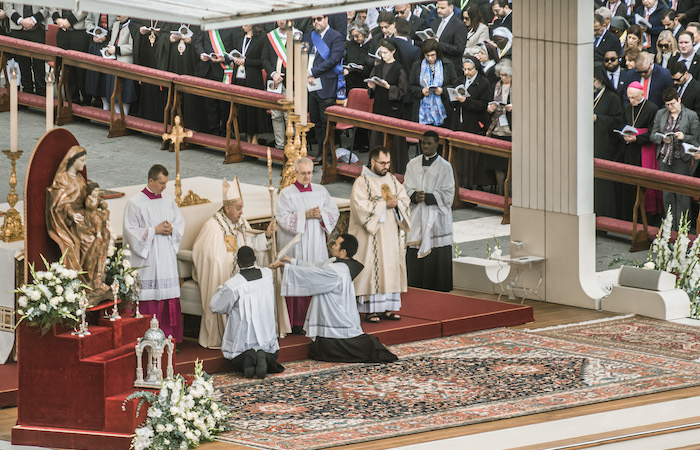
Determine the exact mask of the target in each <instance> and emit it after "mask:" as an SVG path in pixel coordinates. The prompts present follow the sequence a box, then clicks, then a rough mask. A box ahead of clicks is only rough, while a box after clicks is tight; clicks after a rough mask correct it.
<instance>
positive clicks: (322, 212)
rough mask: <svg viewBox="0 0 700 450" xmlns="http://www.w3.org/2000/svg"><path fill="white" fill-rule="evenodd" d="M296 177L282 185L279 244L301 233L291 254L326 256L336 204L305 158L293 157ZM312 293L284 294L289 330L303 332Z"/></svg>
mask: <svg viewBox="0 0 700 450" xmlns="http://www.w3.org/2000/svg"><path fill="white" fill-rule="evenodd" d="M294 170H295V171H296V177H297V179H296V181H295V182H294V184H292V185H291V186H287V187H286V188H284V189H282V191H281V192H280V196H279V203H278V205H277V223H278V224H279V236H280V244H279V245H280V248H282V247H284V246H285V245H287V244H288V243H289V241H291V240H292V239H294V237H295V236H296V235H297V234H301V241H300V242H299V243H298V244H296V246H295V247H294V248H293V249H292V253H291V254H290V256H291V257H292V258H297V259H301V260H303V261H308V262H310V263H319V262H323V261H325V260H326V259H328V248H327V247H326V236H327V235H329V234H330V233H331V232H332V231H333V228H335V224H336V223H338V217H339V216H340V213H339V212H338V207H337V206H336V205H335V203H333V200H332V199H331V196H330V194H329V193H328V191H327V190H326V188H324V187H323V186H321V185H319V184H313V183H311V177H312V176H313V173H314V165H313V162H311V160H310V159H308V158H299V159H297V160H296V161H294ZM310 301H311V297H309V296H302V297H294V296H291V297H287V307H288V309H289V319H290V321H291V323H292V332H293V333H295V334H301V333H302V326H303V325H304V319H305V318H306V311H307V310H308V309H309V302H310Z"/></svg>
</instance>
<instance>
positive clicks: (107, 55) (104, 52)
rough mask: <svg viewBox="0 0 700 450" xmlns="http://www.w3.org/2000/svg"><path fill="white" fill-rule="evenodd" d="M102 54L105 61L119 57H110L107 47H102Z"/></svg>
mask: <svg viewBox="0 0 700 450" xmlns="http://www.w3.org/2000/svg"><path fill="white" fill-rule="evenodd" d="M100 53H102V57H103V58H105V59H117V55H110V54H108V53H107V47H102V48H101V49H100Z"/></svg>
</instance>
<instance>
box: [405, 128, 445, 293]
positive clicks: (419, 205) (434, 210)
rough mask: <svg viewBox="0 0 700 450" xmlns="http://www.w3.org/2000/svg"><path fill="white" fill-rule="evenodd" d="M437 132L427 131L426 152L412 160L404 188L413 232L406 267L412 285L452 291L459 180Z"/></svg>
mask: <svg viewBox="0 0 700 450" xmlns="http://www.w3.org/2000/svg"><path fill="white" fill-rule="evenodd" d="M438 142H439V137H438V135H437V133H434V132H433V133H432V134H431V132H426V134H425V135H423V138H422V141H421V146H422V148H423V155H421V156H417V157H415V158H413V159H412V160H411V161H409V163H408V165H407V167H406V178H405V179H404V183H403V185H404V188H406V192H407V194H408V196H409V197H410V198H411V231H410V232H409V233H408V238H407V243H406V244H407V246H408V248H407V250H406V266H407V272H408V285H409V286H414V287H419V288H424V289H433V290H438V291H444V292H449V291H451V290H452V245H453V243H454V238H453V236H452V203H453V201H454V196H455V179H454V172H453V171H452V165H451V164H450V163H449V162H447V161H446V160H445V159H443V158H442V157H441V156H440V155H438V154H437V147H438Z"/></svg>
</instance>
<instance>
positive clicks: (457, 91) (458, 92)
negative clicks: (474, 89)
mask: <svg viewBox="0 0 700 450" xmlns="http://www.w3.org/2000/svg"><path fill="white" fill-rule="evenodd" d="M447 95H449V96H450V101H451V102H456V101H458V100H457V97H465V98H469V97H471V95H469V92H467V88H465V87H464V85H463V84H460V85H459V86H455V87H453V88H451V87H448V88H447Z"/></svg>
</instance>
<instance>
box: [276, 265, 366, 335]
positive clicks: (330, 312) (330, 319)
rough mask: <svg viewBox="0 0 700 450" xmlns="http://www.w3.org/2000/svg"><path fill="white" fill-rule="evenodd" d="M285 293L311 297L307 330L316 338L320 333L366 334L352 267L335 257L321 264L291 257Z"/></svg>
mask: <svg viewBox="0 0 700 450" xmlns="http://www.w3.org/2000/svg"><path fill="white" fill-rule="evenodd" d="M282 295H285V296H294V297H301V296H309V295H310V296H312V298H311V304H310V305H309V312H308V313H307V314H306V321H305V322H304V331H306V336H307V337H309V338H311V339H313V340H316V337H317V336H320V337H324V338H334V339H347V338H353V337H356V336H359V335H361V334H364V332H363V331H362V327H361V326H360V314H359V313H358V312H357V306H356V303H355V288H354V287H353V284H352V277H351V275H350V269H348V266H347V265H345V264H343V263H340V262H335V258H330V259H327V260H326V261H324V262H323V263H320V264H311V263H308V262H305V261H300V260H297V259H292V262H291V263H289V264H286V265H285V266H284V276H283V277H282Z"/></svg>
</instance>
